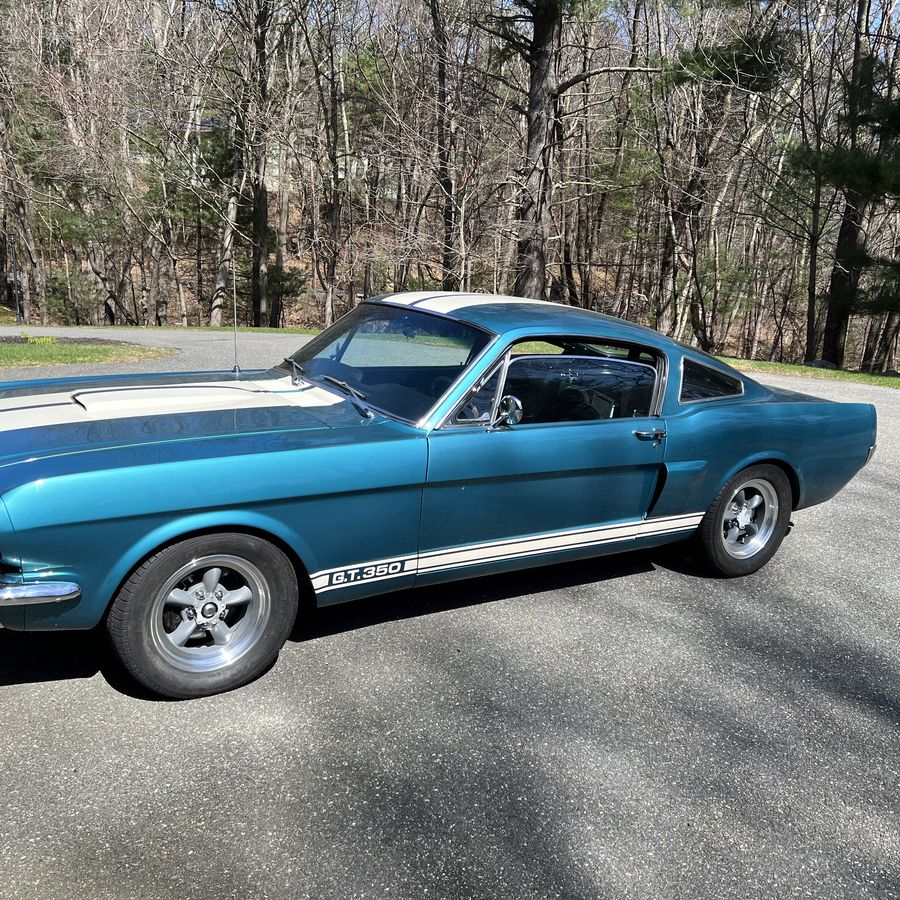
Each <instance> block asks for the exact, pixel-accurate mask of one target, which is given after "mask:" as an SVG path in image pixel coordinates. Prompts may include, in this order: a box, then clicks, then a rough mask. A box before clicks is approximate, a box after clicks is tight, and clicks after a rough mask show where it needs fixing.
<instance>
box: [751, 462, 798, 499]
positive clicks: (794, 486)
mask: <svg viewBox="0 0 900 900" xmlns="http://www.w3.org/2000/svg"><path fill="white" fill-rule="evenodd" d="M759 464H760V465H770V466H775V467H776V468H779V469H781V471H782V472H784V474H785V475H786V476H787V480H788V484H790V486H791V509H796V508H797V504H798V503H799V502H800V479H799V478H797V473H796V472H795V471H794V468H793V466H791V465H789V464H788V463H786V462H785V461H784V460H783V459H761V460H760V461H759Z"/></svg>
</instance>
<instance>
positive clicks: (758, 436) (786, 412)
mask: <svg viewBox="0 0 900 900" xmlns="http://www.w3.org/2000/svg"><path fill="white" fill-rule="evenodd" d="M753 384H754V385H755V383H753ZM755 387H756V388H759V387H760V386H759V385H755ZM753 393H754V394H755V396H747V397H744V398H737V399H734V400H719V401H707V402H704V403H694V404H689V405H685V406H676V407H675V408H672V407H670V409H669V411H668V413H667V415H666V420H667V425H668V437H667V439H666V457H665V463H666V482H665V485H664V487H663V489H662V491H661V493H660V496H659V500H658V502H657V504H656V506H655V508H654V510H653V515H670V514H674V513H678V512H700V511H704V510H706V509H707V508H708V507H709V506H710V505H711V503H712V502H713V500H714V499H715V497H716V495H717V493H718V492H719V490H720V489H721V487H722V485H723V484H725V482H727V481H728V480H729V479H730V478H731V477H732V476H733V475H735V474H737V472H739V471H740V470H741V469H744V468H746V467H747V466H750V465H753V464H754V463H760V462H765V461H775V462H780V463H781V464H782V465H783V466H784V467H785V468H787V469H788V470H789V472H790V473H793V476H794V477H793V479H792V480H793V481H794V489H795V497H794V507H795V508H797V509H799V508H802V507H806V506H812V505H814V504H816V503H822V502H824V501H825V500H828V499H830V498H831V497H833V496H834V495H835V494H836V493H837V492H838V491H839V490H840V489H841V488H842V487H844V485H846V484H847V482H848V481H849V480H850V479H851V478H852V477H853V476H854V475H855V474H856V473H857V472H858V471H859V470H860V469H861V468H862V467H863V465H865V462H866V459H867V456H868V453H869V448H870V447H871V445H872V444H873V443H874V442H875V428H876V421H875V410H874V407H872V406H870V405H869V404H865V403H833V402H830V401H827V400H819V399H816V398H806V397H803V396H801V395H795V396H793V397H791V398H790V399H785V398H780V397H778V396H777V395H776V394H774V393H771V392H768V391H766V390H765V389H761V390H759V392H758V393H757V392H756V391H754V392H753Z"/></svg>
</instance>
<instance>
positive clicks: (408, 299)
mask: <svg viewBox="0 0 900 900" xmlns="http://www.w3.org/2000/svg"><path fill="white" fill-rule="evenodd" d="M371 302H381V303H388V304H391V305H393V306H406V307H409V308H411V309H420V310H422V311H423V312H431V313H438V314H440V315H446V316H450V317H452V318H454V319H460V320H462V321H464V322H470V323H471V324H473V325H478V326H480V327H481V328H486V329H488V330H489V331H493V332H495V333H497V334H504V333H506V332H511V331H521V330H528V331H542V332H546V333H547V334H548V335H552V334H577V335H581V336H584V337H591V336H597V337H606V338H611V339H620V340H623V341H639V342H641V343H644V344H650V345H651V346H654V347H666V348H667V349H670V350H671V349H672V348H674V347H675V346H676V344H675V342H674V341H672V340H671V339H669V338H667V337H665V336H664V335H662V334H660V333H659V332H658V331H654V330H653V329H652V328H645V327H644V326H643V325H636V324H634V323H633V322H625V321H623V320H622V319H616V318H614V317H612V316H606V315H603V314H602V313H597V312H593V311H592V310H589V309H581V308H580V307H577V306H567V305H566V304H564V303H550V302H548V301H546V300H528V299H523V298H522V297H508V296H503V295H499V294H474V293H464V292H457V291H409V292H405V293H399V294H385V295H383V296H381V297H373V298H371Z"/></svg>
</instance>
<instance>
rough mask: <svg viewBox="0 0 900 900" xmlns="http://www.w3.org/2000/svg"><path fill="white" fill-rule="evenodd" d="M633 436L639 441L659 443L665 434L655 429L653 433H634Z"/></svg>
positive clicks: (659, 429)
mask: <svg viewBox="0 0 900 900" xmlns="http://www.w3.org/2000/svg"><path fill="white" fill-rule="evenodd" d="M634 436H635V437H636V438H637V439H638V440H639V441H661V440H662V439H663V438H664V437H665V436H666V433H665V431H663V430H662V429H661V428H655V429H654V430H653V431H636V432H635V433H634Z"/></svg>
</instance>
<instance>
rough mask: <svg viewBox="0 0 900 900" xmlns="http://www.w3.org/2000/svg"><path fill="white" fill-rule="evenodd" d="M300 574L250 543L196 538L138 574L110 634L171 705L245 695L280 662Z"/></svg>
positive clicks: (134, 670)
mask: <svg viewBox="0 0 900 900" xmlns="http://www.w3.org/2000/svg"><path fill="white" fill-rule="evenodd" d="M297 605H298V587H297V577H296V573H295V571H294V567H293V565H292V564H291V562H290V560H289V559H288V558H287V557H286V556H285V554H284V553H283V552H282V551H281V550H280V549H279V548H278V547H275V546H274V545H273V544H271V543H269V542H268V541H265V540H263V539H262V538H259V537H256V536H254V535H250V534H241V533H228V534H210V535H202V536H199V537H194V538H189V539H187V540H184V541H181V542H179V543H177V544H173V545H171V546H169V547H166V548H164V549H163V550H161V551H159V552H158V553H156V554H155V555H154V556H152V557H151V558H150V559H148V560H147V561H146V562H145V563H144V564H143V565H141V566H140V567H139V568H138V569H136V570H135V571H134V572H133V573H132V575H131V577H130V578H129V579H128V581H127V582H126V583H125V584H124V585H123V587H122V589H121V590H120V592H119V594H118V595H117V597H116V598H115V600H114V601H113V604H112V607H111V608H110V612H109V616H108V617H107V629H108V631H109V635H110V638H111V640H112V644H113V647H114V649H115V651H116V653H117V655H118V656H119V658H120V659H121V661H122V663H123V664H124V666H125V668H126V669H127V670H128V671H129V672H130V673H131V674H132V675H133V676H134V677H135V678H136V679H137V680H138V681H139V682H141V683H142V684H143V685H145V686H146V687H148V688H150V689H151V690H153V691H155V692H156V693H159V694H162V695H165V696H169V697H178V698H186V697H199V696H203V695H206V694H214V693H218V692H220V691H225V690H229V689H230V688H234V687H238V686H239V685H241V684H245V683H246V682H248V681H250V680H252V679H253V678H255V677H256V676H257V675H259V674H260V673H261V672H262V671H264V670H265V669H266V668H267V667H268V666H269V665H271V663H272V662H273V661H274V660H275V658H276V656H277V655H278V651H279V650H280V649H281V647H282V645H283V644H284V642H285V640H286V639H287V636H288V634H289V633H290V630H291V628H292V626H293V623H294V619H295V618H296V614H297Z"/></svg>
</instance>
